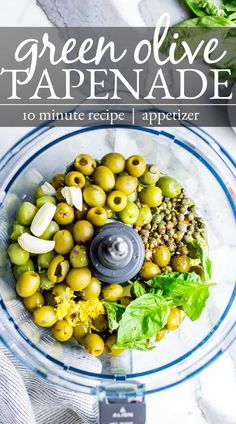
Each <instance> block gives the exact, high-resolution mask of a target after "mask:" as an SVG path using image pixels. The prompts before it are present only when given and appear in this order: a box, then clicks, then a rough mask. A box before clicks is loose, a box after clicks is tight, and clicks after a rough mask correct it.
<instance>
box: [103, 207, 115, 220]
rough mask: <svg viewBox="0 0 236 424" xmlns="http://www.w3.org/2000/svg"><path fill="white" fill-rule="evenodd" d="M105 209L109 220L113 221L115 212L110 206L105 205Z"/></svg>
mask: <svg viewBox="0 0 236 424" xmlns="http://www.w3.org/2000/svg"><path fill="white" fill-rule="evenodd" d="M104 209H105V211H106V214H107V219H111V218H112V217H113V215H114V212H113V211H112V210H111V209H110V208H109V206H108V205H105V206H104Z"/></svg>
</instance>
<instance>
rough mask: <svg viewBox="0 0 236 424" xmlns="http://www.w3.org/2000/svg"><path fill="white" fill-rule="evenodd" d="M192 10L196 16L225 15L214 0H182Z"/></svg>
mask: <svg viewBox="0 0 236 424" xmlns="http://www.w3.org/2000/svg"><path fill="white" fill-rule="evenodd" d="M182 2H183V3H184V4H185V6H187V7H188V8H189V9H190V10H191V12H192V13H193V14H194V15H196V16H206V15H211V16H224V15H225V12H224V10H223V9H221V8H220V7H219V6H217V5H216V4H215V3H214V2H213V1H212V0H182Z"/></svg>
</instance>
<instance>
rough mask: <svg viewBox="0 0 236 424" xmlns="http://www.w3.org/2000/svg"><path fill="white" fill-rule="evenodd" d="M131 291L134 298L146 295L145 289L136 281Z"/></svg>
mask: <svg viewBox="0 0 236 424" xmlns="http://www.w3.org/2000/svg"><path fill="white" fill-rule="evenodd" d="M132 291H133V294H134V296H135V297H140V296H143V295H144V294H145V293H146V290H145V288H144V287H143V286H142V284H140V283H139V282H138V281H134V283H133V284H132Z"/></svg>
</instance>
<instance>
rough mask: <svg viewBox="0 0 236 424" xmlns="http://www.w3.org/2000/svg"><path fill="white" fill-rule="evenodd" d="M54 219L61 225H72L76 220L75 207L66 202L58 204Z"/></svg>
mask: <svg viewBox="0 0 236 424" xmlns="http://www.w3.org/2000/svg"><path fill="white" fill-rule="evenodd" d="M54 219H55V221H56V222H57V223H58V224H59V225H68V224H71V223H72V222H73V221H74V219H75V214H74V209H73V207H72V206H70V205H68V204H67V203H65V202H61V203H58V205H57V209H56V213H55V215H54Z"/></svg>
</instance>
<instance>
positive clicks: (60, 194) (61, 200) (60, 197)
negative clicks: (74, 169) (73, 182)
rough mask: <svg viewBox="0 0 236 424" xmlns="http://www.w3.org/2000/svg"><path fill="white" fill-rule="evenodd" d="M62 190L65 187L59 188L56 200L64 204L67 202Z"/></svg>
mask: <svg viewBox="0 0 236 424" xmlns="http://www.w3.org/2000/svg"><path fill="white" fill-rule="evenodd" d="M62 189H63V187H61V188H58V189H57V191H56V199H57V201H58V202H64V201H65V198H64V196H63V195H62V192H61V191H62Z"/></svg>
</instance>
